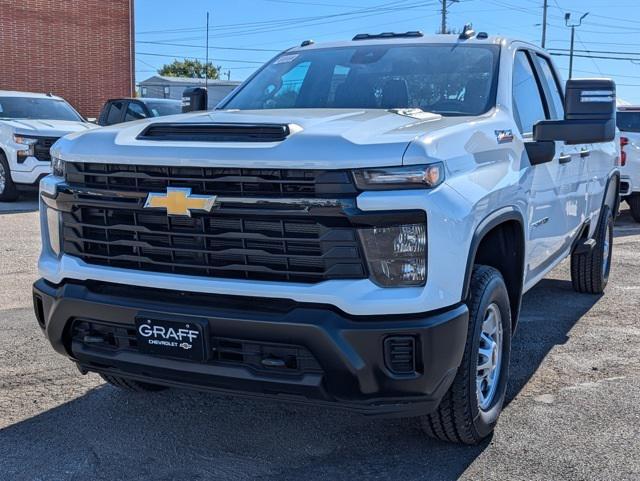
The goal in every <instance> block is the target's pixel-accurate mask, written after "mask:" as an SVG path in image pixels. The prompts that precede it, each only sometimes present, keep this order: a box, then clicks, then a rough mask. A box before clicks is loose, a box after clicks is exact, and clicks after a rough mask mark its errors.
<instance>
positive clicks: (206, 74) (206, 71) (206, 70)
mask: <svg viewBox="0 0 640 481" xmlns="http://www.w3.org/2000/svg"><path fill="white" fill-rule="evenodd" d="M205 48H206V49H207V53H206V54H205V59H206V60H205V65H204V88H207V87H208V86H209V12H207V41H206V43H205Z"/></svg>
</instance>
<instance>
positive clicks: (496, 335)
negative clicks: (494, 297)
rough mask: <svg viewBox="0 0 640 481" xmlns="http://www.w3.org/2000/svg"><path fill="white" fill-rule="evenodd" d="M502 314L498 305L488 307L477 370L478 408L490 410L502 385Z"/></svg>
mask: <svg viewBox="0 0 640 481" xmlns="http://www.w3.org/2000/svg"><path fill="white" fill-rule="evenodd" d="M502 335H503V334H502V314H501V312H500V308H499V307H498V305H497V304H496V303H492V304H491V305H489V307H487V310H486V311H485V314H484V319H483V321H482V330H481V332H480V346H479V349H478V362H477V368H476V392H477V396H478V407H479V408H480V409H482V410H483V411H486V410H487V409H489V407H490V406H491V404H492V403H493V400H494V398H495V395H496V392H497V391H498V385H499V384H500V369H501V367H502Z"/></svg>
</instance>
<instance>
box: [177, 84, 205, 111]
mask: <svg viewBox="0 0 640 481" xmlns="http://www.w3.org/2000/svg"><path fill="white" fill-rule="evenodd" d="M207 103H208V93H207V89H205V88H203V87H190V88H187V89H185V90H184V92H183V93H182V113H187V112H198V111H201V110H207Z"/></svg>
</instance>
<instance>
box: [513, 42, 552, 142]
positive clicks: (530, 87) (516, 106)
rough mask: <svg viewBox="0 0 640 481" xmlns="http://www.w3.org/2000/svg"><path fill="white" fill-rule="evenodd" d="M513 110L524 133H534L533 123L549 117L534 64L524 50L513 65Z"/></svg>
mask: <svg viewBox="0 0 640 481" xmlns="http://www.w3.org/2000/svg"><path fill="white" fill-rule="evenodd" d="M513 110H514V114H515V118H516V123H517V124H518V127H519V128H520V132H522V134H523V135H525V134H530V133H532V132H533V125H534V124H535V123H536V122H538V121H540V120H544V119H546V118H547V115H546V113H545V109H544V104H543V103H542V96H541V95H540V89H539V87H538V82H537V81H536V77H535V74H534V72H533V66H532V65H531V62H530V61H529V57H528V56H527V54H526V53H525V52H524V51H523V50H519V51H518V52H517V53H516V58H515V63H514V65H513Z"/></svg>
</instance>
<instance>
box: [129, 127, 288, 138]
mask: <svg viewBox="0 0 640 481" xmlns="http://www.w3.org/2000/svg"><path fill="white" fill-rule="evenodd" d="M290 134H291V129H290V128H289V125H286V124H246V123H155V124H151V125H149V126H148V127H147V128H145V129H144V130H143V131H142V132H141V133H140V135H138V140H157V141H173V142H176V141H177V142H282V141H283V140H285V139H286V138H287V137H288V136H289V135H290Z"/></svg>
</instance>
